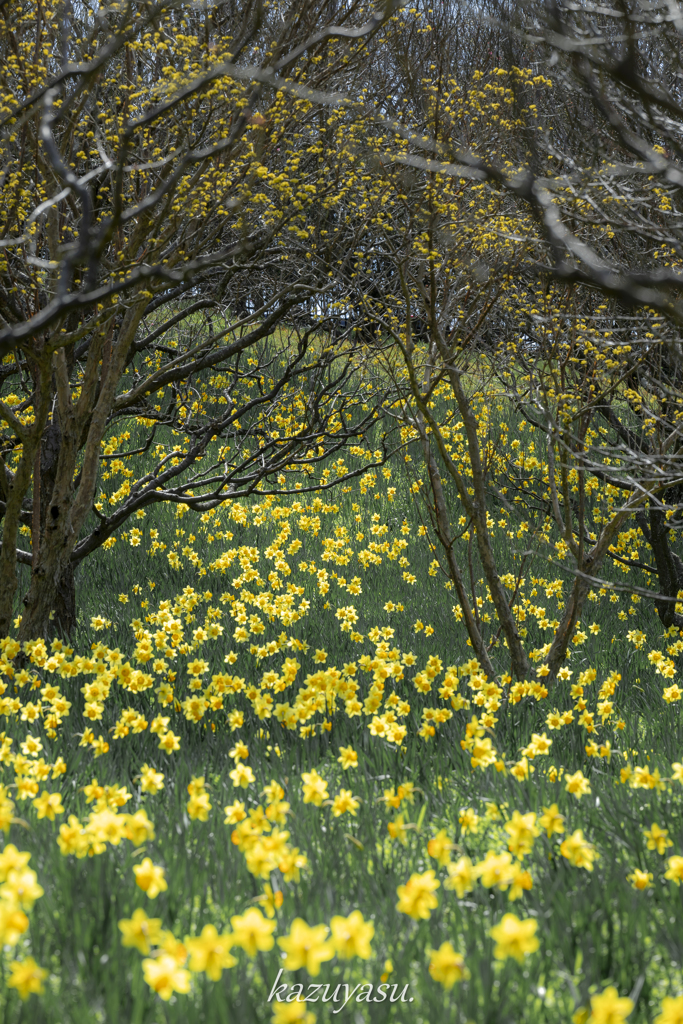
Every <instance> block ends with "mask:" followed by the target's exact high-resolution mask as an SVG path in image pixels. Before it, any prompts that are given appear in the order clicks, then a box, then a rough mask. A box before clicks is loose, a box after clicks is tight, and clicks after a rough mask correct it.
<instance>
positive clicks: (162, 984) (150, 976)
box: [142, 953, 190, 1001]
mask: <svg viewBox="0 0 683 1024" xmlns="http://www.w3.org/2000/svg"><path fill="white" fill-rule="evenodd" d="M142 971H143V974H144V976H145V981H146V982H147V984H148V985H149V987H150V988H151V989H152V990H153V991H154V992H156V993H157V994H158V995H160V996H161V998H162V999H164V1000H165V1001H168V1000H169V999H170V998H171V996H172V995H173V993H174V992H180V993H181V994H184V993H187V992H189V991H190V972H189V971H186V970H185V969H184V968H182V967H180V966H179V964H178V961H177V960H176V959H175V957H173V956H171V955H170V954H168V953H166V954H164V955H163V956H160V957H157V958H156V959H155V960H143V961H142Z"/></svg>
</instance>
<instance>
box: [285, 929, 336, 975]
mask: <svg viewBox="0 0 683 1024" xmlns="http://www.w3.org/2000/svg"><path fill="white" fill-rule="evenodd" d="M327 932H328V928H327V925H324V924H318V925H314V926H313V927H311V926H310V925H308V924H306V922H305V921H304V920H303V919H302V918H300V917H295V918H294V920H293V921H292V927H291V928H290V931H289V935H286V936H285V937H284V938H281V939H278V940H277V941H278V945H279V946H280V947H281V948H282V949H284V951H285V953H286V954H287V956H286V957H285V959H284V967H285V969H286V970H288V971H298V970H299V968H300V967H305V968H306V970H307V971H308V973H309V974H310V975H311V976H312V977H316V976H317V975H318V974H320V965H321V963H323V962H324V961H325V960H331V959H332V957H333V956H334V947H333V946H332V945H331V944H330V943H329V942H326V941H325V939H326V937H327Z"/></svg>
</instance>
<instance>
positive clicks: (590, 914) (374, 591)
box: [0, 457, 683, 1024]
mask: <svg viewBox="0 0 683 1024" xmlns="http://www.w3.org/2000/svg"><path fill="white" fill-rule="evenodd" d="M413 465H415V466H416V471H417V472H419V469H417V464H416V463H413V464H409V465H408V466H407V467H406V464H405V463H403V462H402V461H400V457H399V461H394V462H393V463H392V464H391V479H385V477H384V476H383V474H382V471H381V470H375V471H373V474H374V479H368V478H363V477H361V478H360V480H359V481H356V482H354V483H353V484H352V485H350V486H348V487H347V488H344V489H343V490H342V489H339V490H333V491H328V492H325V493H323V494H321V495H320V496H318V497H316V496H314V495H302V496H301V498H300V499H297V498H296V497H295V496H291V497H288V498H286V499H282V500H277V499H263V498H260V497H259V496H258V495H254V496H253V497H252V498H251V499H250V500H249V501H243V502H241V503H239V506H235V505H230V504H226V505H224V506H222V507H221V508H220V509H219V510H217V512H216V514H215V515H209V516H206V517H204V521H203V522H202V521H200V520H199V518H198V517H197V516H195V515H194V514H193V513H191V512H189V511H186V512H184V514H183V510H182V509H180V510H176V509H174V508H166V507H164V508H157V509H156V511H154V512H153V513H152V512H148V513H147V514H146V516H144V517H142V518H140V520H138V521H133V522H131V523H129V524H128V526H127V529H126V530H125V532H124V533H123V534H122V535H121V536H120V537H119V538H118V539H117V541H116V543H115V544H114V545H113V546H111V547H109V548H108V549H107V550H100V551H99V552H98V553H97V554H96V555H95V556H93V557H92V558H91V559H90V560H88V561H87V562H86V563H85V564H84V566H83V567H82V569H81V571H80V575H79V577H78V588H79V623H78V627H77V630H76V631H75V633H74V636H73V637H72V639H71V641H70V648H63V647H61V645H60V644H59V643H57V644H53V645H52V650H49V649H48V650H42V649H41V648H40V646H38V647H35V648H33V649H32V651H29V652H28V653H29V654H30V655H31V660H30V662H29V663H27V665H26V668H25V669H23V670H21V668H20V665H19V662H20V658H21V654H20V652H19V649H18V645H17V644H14V643H13V642H12V641H11V640H10V641H3V642H2V650H3V659H2V663H0V671H2V673H3V677H2V678H3V681H4V683H5V687H6V689H5V692H4V695H3V698H2V700H3V705H2V708H3V713H4V715H5V722H4V723H3V728H4V729H5V733H4V736H3V739H4V745H3V746H1V747H0V762H1V763H2V769H3V782H4V785H5V787H6V789H5V790H4V797H3V801H4V802H2V807H0V819H1V820H2V821H6V822H7V830H6V832H5V834H4V844H5V845H4V849H3V851H2V852H0V881H1V882H2V886H1V887H0V896H2V897H3V900H4V902H0V928H3V929H4V935H5V946H4V952H3V956H2V971H3V981H4V984H3V985H2V988H1V994H0V1007H1V1009H0V1019H2V1020H3V1021H6V1022H8V1024H10V1022H11V1024H16V1022H19V1021H23V1022H28V1021H31V1022H34V1021H35V1022H39V1021H46V1022H50V1024H57V1022H60V1024H67V1022H69V1024H70V1022H78V1024H90V1022H92V1024H95V1022H105V1021H106V1022H115V1021H125V1022H126V1024H128V1022H130V1024H143V1022H144V1024H153V1022H154V1024H162V1022H169V1024H170V1022H178V1024H180V1022H185V1021H188V1020H196V1021H201V1022H204V1021H206V1022H212V1021H216V1022H219V1021H220V1022H224V1021H230V1022H232V1021H240V1022H242V1021H244V1022H252V1021H253V1022H266V1021H271V1020H273V1021H275V1022H276V1024H285V1022H290V1021H292V1022H293V1021H299V1020H300V1021H307V1022H309V1024H312V1022H313V1020H314V1018H315V1019H317V1020H318V1021H319V1022H327V1021H333V1020H339V1021H348V1022H351V1021H353V1022H354V1024H356V1022H361V1021H368V1022H373V1024H374V1022H378V1024H379V1022H384V1021H387V1022H389V1021H391V1022H397V1024H398V1022H401V1024H408V1022H410V1024H413V1022H425V1024H427V1022H428V1024H437V1022H440V1021H444V1020H448V1021H457V1022H462V1024H465V1022H476V1024H506V1022H510V1024H512V1022H517V1024H520V1022H524V1024H536V1022H539V1024H541V1022H548V1024H551V1022H552V1024H555V1022H558V1024H559V1022H568V1021H573V1022H575V1024H585V1022H586V1021H591V1022H592V1024H618V1022H619V1021H622V1020H626V1019H628V1020H629V1021H632V1022H648V1024H651V1022H654V1021H659V1022H660V1024H676V1022H678V1024H680V1022H681V1021H683V978H682V974H681V966H682V963H683V928H682V927H681V922H682V921H683V914H682V911H683V905H682V895H681V893H682V890H681V887H680V882H681V880H683V814H682V809H683V768H681V765H680V763H679V762H680V761H681V760H683V738H682V731H681V721H680V702H671V703H668V702H667V701H665V700H663V698H662V692H663V688H664V687H665V686H668V685H670V683H671V682H672V680H671V679H664V678H663V677H662V675H661V674H658V673H657V671H656V666H657V664H658V663H660V662H661V660H662V659H665V655H664V651H665V649H666V646H667V645H670V644H672V643H673V640H674V639H676V638H671V637H669V636H667V637H663V630H662V627H661V625H660V624H659V620H658V619H657V617H656V615H655V613H654V610H653V609H652V607H651V606H650V605H649V604H648V602H647V601H645V600H642V601H638V600H635V601H632V600H630V597H629V594H628V593H623V594H615V595H613V598H610V595H609V594H608V592H607V591H605V592H604V593H600V594H592V595H591V598H590V599H589V602H588V607H587V610H586V614H585V615H584V617H583V619H582V623H581V626H580V628H581V631H582V635H583V634H584V633H585V639H583V640H581V637H579V638H578V639H577V642H576V643H575V644H574V645H573V647H572V654H571V657H570V659H569V661H568V666H567V667H568V671H569V676H568V677H567V678H566V679H563V680H560V681H559V682H558V683H556V684H554V686H553V687H552V689H551V690H550V692H547V693H546V692H544V688H543V687H542V686H540V685H536V686H534V685H531V686H526V687H525V686H523V685H521V686H520V685H519V684H518V685H516V686H515V685H513V684H510V682H507V681H506V680H505V679H504V678H502V672H504V671H505V668H506V665H505V659H504V651H502V650H501V649H500V648H499V657H500V665H501V676H500V677H498V678H497V679H496V680H486V679H485V678H484V677H483V676H482V674H481V673H480V672H479V670H478V666H477V665H476V663H474V662H473V657H472V649H471V647H469V646H468V641H467V634H466V632H465V629H464V626H463V625H462V623H461V622H459V621H458V618H457V615H456V614H455V612H454V607H453V606H454V604H455V598H454V595H453V592H452V590H450V589H449V588H448V586H447V581H446V578H445V576H444V575H443V574H442V573H441V571H440V570H439V569H438V568H436V567H435V566H434V564H433V560H434V552H433V551H430V549H429V544H428V536H425V535H424V531H423V529H422V527H423V526H424V525H425V524H428V520H427V518H426V515H425V509H424V505H423V503H422V498H421V496H420V494H419V493H418V494H414V493H412V492H411V485H412V483H413V482H414V480H415V477H414V475H413V474H411V473H410V472H408V470H410V469H412V468H413ZM404 467H405V468H404ZM107 486H108V487H109V490H108V491H107V493H110V492H111V491H113V490H114V489H115V487H116V481H111V483H110V484H108V485H107ZM389 488H394V489H395V490H394V492H393V493H391V494H390V492H389ZM390 498H391V500H390ZM179 513H180V514H179ZM501 514H502V513H501ZM503 520H506V522H505V525H496V526H495V528H494V540H495V543H496V545H497V551H498V554H499V556H500V558H501V560H502V564H503V565H504V569H505V571H506V572H509V573H511V574H512V577H513V578H514V579H516V577H517V576H518V574H519V569H520V564H521V558H522V552H523V551H526V550H528V549H529V548H530V547H531V548H532V549H533V550H534V552H535V554H534V556H533V558H531V559H529V558H527V561H526V562H525V563H524V569H523V583H522V584H521V587H520V598H519V600H518V607H519V608H520V609H521V611H520V613H519V616H520V624H521V625H522V627H523V628H524V629H526V630H527V631H528V632H527V635H526V638H525V642H526V643H527V645H528V647H529V649H530V650H531V649H539V648H542V647H543V645H544V644H545V643H546V642H547V640H549V639H550V638H551V636H552V629H553V627H552V622H553V621H554V620H556V618H557V616H558V614H559V611H560V610H561V602H562V600H563V594H565V595H566V593H567V588H568V585H569V581H570V578H571V577H570V574H569V573H566V572H565V573H563V572H561V571H560V570H559V569H558V567H557V564H556V563H555V561H552V562H550V563H549V561H548V558H549V555H551V554H552V555H553V558H556V556H555V553H554V550H553V549H552V548H551V547H550V546H549V545H548V543H546V542H545V541H543V540H542V539H541V537H540V533H541V531H540V529H539V528H538V524H534V523H531V524H530V528H529V529H528V530H526V532H525V531H524V530H522V529H521V527H522V523H523V521H524V520H523V516H522V515H521V514H520V515H519V517H517V518H516V517H515V515H509V516H508V515H503V516H502V519H501V522H502V521H503ZM133 530H135V531H137V532H133ZM530 538H531V540H532V543H531V544H530ZM458 543H459V544H460V545H461V547H460V549H459V550H460V552H461V554H462V556H463V558H466V552H467V541H466V539H462V540H461V541H459V542H458ZM607 571H608V573H611V574H612V575H613V576H614V578H615V579H617V580H618V582H621V583H623V582H624V581H628V579H629V578H630V577H628V576H626V575H624V574H623V573H622V572H621V570H620V569H619V568H618V567H613V568H608V570H607ZM476 575H478V573H477V574H476ZM558 581H559V582H558ZM475 583H476V586H477V593H478V594H479V595H480V597H481V599H482V603H481V608H480V613H481V616H482V620H483V621H484V622H485V621H486V616H489V617H491V615H492V611H493V609H492V606H491V605H490V602H489V601H488V598H487V595H486V587H485V586H484V584H483V582H482V581H481V580H479V581H478V583H477V582H476V580H475ZM487 609H488V610H487ZM620 615H621V617H620ZM522 616H523V617H522ZM544 623H547V625H544ZM590 627H594V628H593V629H591V628H590ZM629 632H630V633H631V639H629V638H628V636H627V634H628V633H629ZM653 650H655V651H656V650H659V651H660V654H661V658H660V659H659V660H658V659H656V658H655V659H652V658H651V657H648V655H649V654H650V653H651V652H652V651H653ZM676 654H677V651H674V654H673V655H672V659H673V660H675V659H676ZM84 691H85V692H84ZM60 700H62V701H63V702H64V703H61V704H60ZM66 703H69V704H70V707H68V708H67V707H66V706H65V705H66ZM598 705H600V708H599V707H598ZM60 708H61V710H60ZM36 709H37V710H36ZM51 716H52V717H51ZM563 716H564V718H563ZM582 716H583V718H582ZM27 737H32V739H31V740H29V739H28V738H27ZM10 741H11V742H10ZM36 741H37V742H36ZM174 748H175V749H174ZM342 748H343V749H344V751H346V754H345V755H344V754H343V753H340V751H341V750H342ZM60 759H61V760H60ZM343 765H346V766H343ZM144 766H146V767H144ZM155 773H162V774H163V780H162V779H160V778H159V776H158V775H155ZM304 776H305V778H304ZM159 787H162V788H159ZM188 787H189V789H188ZM266 787H267V789H266ZM155 789H157V791H156V792H154V790H155ZM43 794H46V795H45V796H43ZM50 794H54V795H55V798H54V799H52V801H51V802H50V796H49V795H50ZM57 795H58V796H57ZM9 801H12V802H13V803H14V808H12V806H11V803H9ZM3 808H4V810H3ZM71 816H74V817H71ZM10 819H11V821H10ZM10 844H13V846H10ZM15 847H16V848H17V849H18V850H19V851H24V852H25V853H30V864H29V865H28V868H27V867H26V865H25V864H24V865H23V866H22V865H21V864H20V863H19V864H17V863H16V858H17V856H18V855H17V854H16V852H14V853H13V852H12V851H13V850H14V848H15ZM148 859H149V862H148ZM155 867H156V868H161V869H163V878H161V874H160V872H158V871H155V870H154V869H155ZM136 868H137V869H138V870H137V872H136ZM30 869H32V870H33V871H34V872H35V877H34V878H32V877H30V875H27V874H26V872H27V871H30ZM22 872H23V873H24V874H23V876H22V875H21V873H22ZM20 876H21V877H20ZM22 879H23V880H22ZM160 879H161V891H159V892H158V894H156V893H155V894H154V896H153V895H152V894H153V893H154V888H155V881H159V880H160ZM164 883H165V887H164ZM36 886H39V887H40V888H41V889H42V890H43V892H42V893H40V892H39V890H38V889H37V888H36ZM402 887H406V888H402ZM3 907H4V908H5V909H3ZM10 910H11V911H12V912H13V913H14V914H15V915H16V914H19V915H20V914H24V913H25V915H26V918H27V922H26V926H25V927H22V925H23V922H22V920H21V917H15V918H13V919H10V916H9V915H10ZM141 912H142V913H141ZM356 912H359V914H360V916H358V914H357V913H356ZM3 914H4V917H3ZM136 914H137V917H136V916H134V915H136ZM352 915H354V916H352ZM506 915H514V917H509V916H506ZM296 919H301V920H302V921H303V922H305V923H306V925H307V926H309V927H310V928H311V929H314V930H312V931H308V930H306V928H304V926H303V925H301V924H296V923H295V921H296ZM334 919H343V920H334ZM130 922H132V923H130ZM122 923H123V924H122ZM211 926H213V928H214V929H215V931H212V930H211ZM318 926H319V927H318ZM330 928H331V931H330V932H329V933H328V929H330ZM12 929H14V931H12ZM207 929H208V930H207ZM279 940H282V944H280V941H279ZM31 958H32V959H31ZM281 970H282V973H281V974H279V973H278V972H280V971H281ZM278 978H279V980H278V985H279V986H280V989H277V990H276V991H277V992H279V996H280V999H282V1000H286V999H287V998H288V997H291V1000H290V1001H289V1002H287V1001H281V1002H278V1001H277V998H276V996H272V995H271V994H272V991H273V986H274V984H275V982H276V980H277V979H278ZM282 985H287V989H286V990H282V988H281V986H282ZM297 985H298V986H301V988H299V989H297V988H296V986H297ZM316 985H318V986H322V987H321V988H318V989H315V990H314V988H311V986H313V987H314V986H316ZM381 985H384V986H385V987H384V988H380V987H379V986H381ZM326 986H327V987H326ZM344 986H349V988H348V989H345V988H344ZM368 986H372V989H370V988H369V987H368ZM298 993H300V994H302V995H303V996H306V995H308V996H309V998H308V1001H307V1002H306V1004H305V1005H304V1003H303V1002H301V1001H297V1000H296V996H297V994H298ZM269 996H271V998H270V999H269ZM347 996H348V999H347ZM663 1001H664V1002H663Z"/></svg>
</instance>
